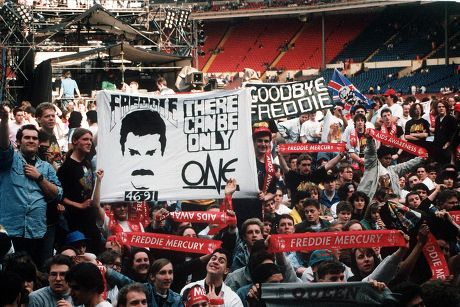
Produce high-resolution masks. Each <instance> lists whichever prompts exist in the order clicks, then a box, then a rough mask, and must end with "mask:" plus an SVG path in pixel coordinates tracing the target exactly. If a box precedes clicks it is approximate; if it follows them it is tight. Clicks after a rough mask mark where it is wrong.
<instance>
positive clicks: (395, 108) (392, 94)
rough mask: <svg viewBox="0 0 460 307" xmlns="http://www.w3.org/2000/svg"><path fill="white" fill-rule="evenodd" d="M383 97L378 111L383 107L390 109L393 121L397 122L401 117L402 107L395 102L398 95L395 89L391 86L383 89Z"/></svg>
mask: <svg viewBox="0 0 460 307" xmlns="http://www.w3.org/2000/svg"><path fill="white" fill-rule="evenodd" d="M383 96H384V97H385V103H386V104H384V105H383V106H382V107H381V108H380V109H379V111H378V113H379V114H380V112H381V111H382V110H383V109H386V108H388V109H390V110H391V114H392V115H393V122H397V121H398V120H399V119H400V118H402V117H403V109H402V107H401V106H400V105H399V104H398V103H397V102H398V96H397V95H396V91H395V90H394V89H392V88H389V89H387V90H386V91H385V94H383Z"/></svg>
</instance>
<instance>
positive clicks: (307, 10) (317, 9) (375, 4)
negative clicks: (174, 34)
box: [190, 0, 439, 20]
mask: <svg viewBox="0 0 460 307" xmlns="http://www.w3.org/2000/svg"><path fill="white" fill-rule="evenodd" d="M428 2H430V3H431V2H439V1H428ZM411 3H421V1H419V0H406V1H399V0H371V1H369V0H363V1H354V2H352V3H350V2H347V3H331V4H323V5H316V6H304V7H299V6H293V7H284V8H283V7H276V8H262V9H257V10H240V11H238V10H236V11H220V12H215V11H209V12H194V13H192V15H191V16H190V18H191V19H202V20H218V19H231V18H243V17H267V16H270V17H273V16H280V17H282V16H285V15H290V16H292V15H305V14H311V13H321V12H340V11H348V10H357V9H372V8H382V7H386V6H389V5H401V4H411Z"/></svg>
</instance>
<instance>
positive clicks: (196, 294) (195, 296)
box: [185, 285, 209, 307]
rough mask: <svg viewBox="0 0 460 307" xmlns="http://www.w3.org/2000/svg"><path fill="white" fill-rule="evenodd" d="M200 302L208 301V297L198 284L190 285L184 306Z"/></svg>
mask: <svg viewBox="0 0 460 307" xmlns="http://www.w3.org/2000/svg"><path fill="white" fill-rule="evenodd" d="M200 302H208V303H209V299H208V297H207V296H206V292H205V290H204V289H203V287H201V286H200V285H196V286H193V287H191V288H190V291H189V293H188V295H187V301H186V302H185V307H190V306H192V305H194V304H197V303H200Z"/></svg>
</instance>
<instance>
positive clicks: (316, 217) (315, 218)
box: [295, 198, 331, 233]
mask: <svg viewBox="0 0 460 307" xmlns="http://www.w3.org/2000/svg"><path fill="white" fill-rule="evenodd" d="M303 208H304V213H305V220H304V221H303V222H302V223H300V224H297V225H295V232H296V233H299V232H319V231H321V230H323V229H327V228H329V226H330V225H331V224H330V223H329V222H328V221H326V220H323V219H321V218H320V215H321V211H320V204H319V202H318V201H317V200H316V199H311V198H309V199H307V200H306V201H304V203H303Z"/></svg>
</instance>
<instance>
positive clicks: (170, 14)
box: [165, 8, 190, 29]
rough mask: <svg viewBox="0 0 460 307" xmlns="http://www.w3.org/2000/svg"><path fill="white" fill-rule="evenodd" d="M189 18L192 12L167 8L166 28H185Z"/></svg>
mask: <svg viewBox="0 0 460 307" xmlns="http://www.w3.org/2000/svg"><path fill="white" fill-rule="evenodd" d="M189 17H190V11H188V10H183V9H172V8H167V9H166V16H165V28H168V29H172V28H175V27H181V28H185V27H186V26H187V23H188V19H189Z"/></svg>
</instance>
